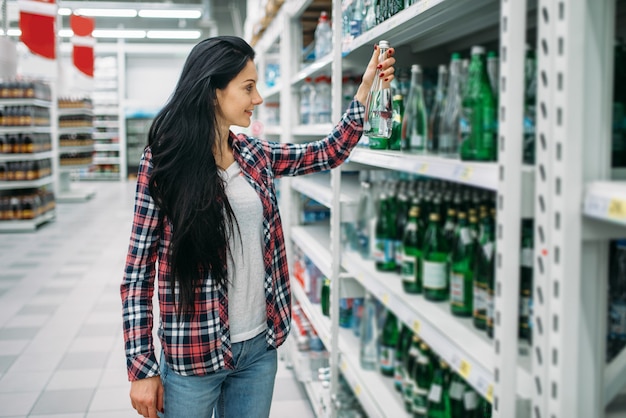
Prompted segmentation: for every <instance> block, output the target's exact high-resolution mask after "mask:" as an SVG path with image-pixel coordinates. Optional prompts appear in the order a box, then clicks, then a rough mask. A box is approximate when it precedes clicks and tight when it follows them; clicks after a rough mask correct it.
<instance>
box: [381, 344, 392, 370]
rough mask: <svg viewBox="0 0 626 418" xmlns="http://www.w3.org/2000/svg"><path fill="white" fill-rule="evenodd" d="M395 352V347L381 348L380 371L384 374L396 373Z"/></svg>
mask: <svg viewBox="0 0 626 418" xmlns="http://www.w3.org/2000/svg"><path fill="white" fill-rule="evenodd" d="M395 351H396V350H395V349H394V348H393V347H385V346H382V347H380V370H381V371H382V372H387V373H393V372H394V367H393V359H394V355H395Z"/></svg>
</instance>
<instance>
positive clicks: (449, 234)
mask: <svg viewBox="0 0 626 418" xmlns="http://www.w3.org/2000/svg"><path fill="white" fill-rule="evenodd" d="M444 202H445V199H444ZM448 205H449V202H447V203H444V206H446V207H447V206H448ZM445 210H446V221H445V223H444V224H443V236H444V237H445V239H446V241H447V242H448V247H449V248H454V236H455V231H456V223H457V216H456V210H455V209H454V208H452V207H448V208H447V209H445Z"/></svg>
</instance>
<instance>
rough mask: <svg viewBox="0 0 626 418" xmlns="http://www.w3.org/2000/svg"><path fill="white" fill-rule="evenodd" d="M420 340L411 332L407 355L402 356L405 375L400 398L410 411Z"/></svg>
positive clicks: (405, 407) (411, 408)
mask: <svg viewBox="0 0 626 418" xmlns="http://www.w3.org/2000/svg"><path fill="white" fill-rule="evenodd" d="M420 344H421V340H420V338H419V336H418V335H417V334H413V336H412V338H411V344H410V345H409V350H408V352H407V356H406V357H405V358H404V369H405V370H406V372H407V375H406V376H405V377H404V382H403V384H402V399H403V400H404V409H405V410H406V411H407V412H409V413H411V412H412V411H413V392H414V391H415V385H416V382H415V367H416V366H417V360H418V358H419V356H420V353H421V352H420Z"/></svg>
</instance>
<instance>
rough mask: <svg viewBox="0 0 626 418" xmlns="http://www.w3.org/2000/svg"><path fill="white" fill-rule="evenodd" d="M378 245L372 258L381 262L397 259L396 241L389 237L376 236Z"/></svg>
mask: <svg viewBox="0 0 626 418" xmlns="http://www.w3.org/2000/svg"><path fill="white" fill-rule="evenodd" d="M375 241H376V245H375V247H374V253H373V254H372V258H374V260H375V261H378V262H381V263H388V262H390V261H392V260H395V257H394V247H395V245H394V241H393V240H390V239H387V238H376V240H375Z"/></svg>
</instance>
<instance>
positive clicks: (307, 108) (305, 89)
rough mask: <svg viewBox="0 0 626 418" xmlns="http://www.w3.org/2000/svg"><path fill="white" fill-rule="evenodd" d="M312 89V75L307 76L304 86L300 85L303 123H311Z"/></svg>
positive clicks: (301, 121)
mask: <svg viewBox="0 0 626 418" xmlns="http://www.w3.org/2000/svg"><path fill="white" fill-rule="evenodd" d="M312 91H313V84H312V80H311V77H307V78H306V79H305V80H304V83H303V84H302V86H300V123H301V124H302V125H309V124H310V123H311V96H312V94H311V93H312Z"/></svg>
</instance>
